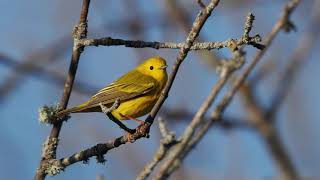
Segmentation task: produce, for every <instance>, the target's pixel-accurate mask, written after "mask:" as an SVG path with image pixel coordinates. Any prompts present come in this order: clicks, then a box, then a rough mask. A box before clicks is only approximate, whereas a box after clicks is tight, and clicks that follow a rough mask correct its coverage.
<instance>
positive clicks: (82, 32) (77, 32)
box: [35, 0, 90, 180]
mask: <svg viewBox="0 0 320 180" xmlns="http://www.w3.org/2000/svg"><path fill="white" fill-rule="evenodd" d="M89 5H90V0H83V2H82V9H81V13H80V20H79V24H78V25H77V26H76V27H75V28H74V31H73V39H74V45H73V50H72V57H71V62H70V67H69V72H68V75H67V79H66V81H65V86H64V90H63V94H62V98H61V100H60V107H61V109H65V108H66V107H67V105H68V102H69V98H70V94H71V90H72V87H73V82H74V79H75V75H76V72H77V68H78V63H79V59H80V55H81V53H82V51H83V50H84V46H82V45H80V44H79V42H78V41H79V40H80V39H83V38H86V37H87V17H88V12H89ZM62 123H63V122H57V123H56V124H54V125H53V127H52V130H51V133H50V136H49V138H48V141H47V142H46V143H45V145H44V149H43V155H42V157H41V161H40V165H39V168H38V169H37V171H36V175H35V179H36V180H42V179H44V178H45V177H46V175H47V174H49V175H55V174H57V173H59V171H61V170H63V167H62V166H61V164H59V161H57V160H56V159H55V158H56V151H57V147H58V137H59V134H60V130H61V127H62Z"/></svg>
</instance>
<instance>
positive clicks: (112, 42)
mask: <svg viewBox="0 0 320 180" xmlns="http://www.w3.org/2000/svg"><path fill="white" fill-rule="evenodd" d="M260 41H261V38H260V37H259V36H258V35H256V36H254V37H248V39H245V38H240V39H229V40H226V41H221V42H201V43H194V44H193V45H192V46H191V47H190V50H212V49H221V48H225V47H228V48H231V49H232V48H234V46H235V45H239V46H241V45H244V44H248V45H253V46H255V47H256V48H258V49H263V47H264V46H263V45H262V44H259V42H260ZM79 43H80V44H81V45H83V46H125V47H132V48H155V49H162V48H167V49H181V48H182V47H184V46H185V44H184V43H173V42H155V41H154V42H146V41H140V40H123V39H113V38H111V37H106V38H100V39H82V40H80V41H79Z"/></svg>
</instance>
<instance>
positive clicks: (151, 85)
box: [86, 72, 157, 108]
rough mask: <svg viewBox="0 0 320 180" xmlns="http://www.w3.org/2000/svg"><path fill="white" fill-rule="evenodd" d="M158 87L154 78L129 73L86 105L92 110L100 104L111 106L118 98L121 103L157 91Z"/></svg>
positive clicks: (101, 91)
mask: <svg viewBox="0 0 320 180" xmlns="http://www.w3.org/2000/svg"><path fill="white" fill-rule="evenodd" d="M156 86H157V83H156V81H155V80H154V79H153V78H151V77H148V76H144V75H142V74H139V73H138V72H134V73H133V72H129V73H128V74H126V75H124V76H122V77H121V78H119V79H118V80H117V81H115V82H114V83H111V84H109V85H108V86H107V87H105V88H103V89H101V90H100V91H99V92H98V93H97V94H95V95H94V96H92V97H91V99H90V100H89V101H88V102H87V104H86V105H87V107H88V108H90V107H94V106H99V103H102V104H110V103H114V102H115V101H116V99H117V98H119V99H120V103H121V102H122V101H126V100H128V99H132V98H135V97H137V96H141V95H144V94H148V93H150V92H151V91H153V90H155V89H156Z"/></svg>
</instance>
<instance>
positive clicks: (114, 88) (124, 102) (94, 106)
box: [58, 56, 168, 120]
mask: <svg viewBox="0 0 320 180" xmlns="http://www.w3.org/2000/svg"><path fill="white" fill-rule="evenodd" d="M166 67H167V64H166V61H165V60H164V59H163V58H161V57H160V56H154V57H151V58H149V59H147V60H145V61H144V62H143V63H142V64H140V65H139V66H137V67H136V68H135V69H133V70H131V71H129V72H128V73H126V74H125V75H123V76H121V77H120V78H119V79H117V80H116V81H114V82H113V83H111V84H109V85H108V86H106V87H105V88H103V89H101V90H100V91H99V92H98V93H97V94H95V95H94V96H92V97H91V98H90V99H89V100H88V101H86V102H84V103H82V104H80V105H78V106H75V107H73V108H70V109H66V110H63V111H60V112H59V113H58V116H60V117H62V116H64V115H66V114H69V113H79V112H101V108H100V105H99V104H100V103H102V104H103V105H105V106H107V107H110V106H112V104H113V103H114V102H115V101H116V99H117V98H119V100H120V105H119V107H118V108H117V109H115V110H113V111H112V112H111V113H112V115H113V116H114V117H116V118H117V119H119V120H125V119H130V118H137V117H140V116H144V115H146V114H147V113H149V112H150V111H151V109H152V107H153V106H154V104H155V103H156V102H157V100H158V98H159V96H160V94H161V91H162V89H163V88H164V86H165V84H166V82H167V79H168V77H167V72H166Z"/></svg>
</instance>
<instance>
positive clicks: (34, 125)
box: [0, 0, 320, 180]
mask: <svg viewBox="0 0 320 180" xmlns="http://www.w3.org/2000/svg"><path fill="white" fill-rule="evenodd" d="M179 2H180V4H182V5H183V6H182V8H183V9H185V10H187V11H188V12H189V13H190V15H191V16H192V17H193V18H194V17H195V16H196V14H197V12H198V10H199V8H198V7H197V5H196V3H195V1H194V0H192V1H179ZM286 2H287V1H285V0H281V1H263V0H256V1H253V2H252V1H249V0H242V1H239V3H235V2H234V1H231V0H226V1H222V2H221V3H220V4H219V6H218V8H217V9H216V10H215V11H214V13H213V15H212V16H211V17H210V18H209V20H208V21H207V23H206V24H205V27H204V28H203V30H202V31H201V35H203V37H204V38H205V39H206V41H221V40H225V39H228V38H230V37H232V38H237V37H240V36H241V34H242V32H243V31H242V28H243V23H244V21H245V18H246V15H247V13H248V12H252V13H254V14H255V16H256V21H255V22H254V28H253V31H252V34H255V33H259V34H260V35H261V36H262V38H263V37H265V36H266V34H267V33H268V32H270V30H271V27H272V26H273V24H274V23H275V22H276V20H277V18H278V17H279V16H280V12H281V9H282V7H283V5H284V4H285V3H286ZM128 4H129V5H128ZM130 4H132V3H129V1H128V0H120V1H115V0H114V1H111V0H109V1H92V3H91V6H90V12H89V18H88V20H89V37H105V36H111V37H113V38H123V39H142V40H145V41H173V42H181V41H183V40H184V38H185V37H186V34H185V33H184V31H183V30H182V29H181V28H179V27H178V26H177V25H175V24H174V23H172V21H170V17H168V15H167V14H166V11H165V8H166V7H165V3H164V2H162V1H147V0H139V1H137V4H135V7H132V8H130V7H131V6H130ZM313 6H314V5H313V1H311V0H310V1H307V2H306V1H304V3H302V4H301V5H300V6H299V7H298V8H297V11H295V13H294V14H293V18H292V19H293V20H294V23H295V24H296V26H297V27H298V31H297V32H295V33H290V34H285V33H280V34H279V36H278V37H277V38H276V40H275V41H274V43H273V45H272V47H271V49H270V50H269V51H268V53H267V54H266V55H265V56H264V58H263V61H264V62H262V63H260V64H259V65H258V67H257V69H256V70H255V72H256V71H257V70H259V67H261V65H263V64H264V63H265V62H267V61H272V62H273V63H274V64H275V67H274V71H272V73H271V74H270V76H268V77H267V78H266V79H264V80H263V81H261V82H260V83H259V84H258V86H257V95H258V97H259V99H260V100H261V102H262V104H264V105H268V104H269V103H270V97H272V95H273V92H274V90H275V87H276V85H277V83H278V81H277V80H278V79H279V72H282V70H283V69H284V68H285V67H286V64H287V63H288V59H289V58H290V56H291V55H292V52H293V51H294V50H295V48H296V47H297V44H298V42H299V38H300V37H301V35H302V34H303V33H304V32H305V31H306V28H307V26H308V24H309V22H310V18H309V17H310V15H309V14H310V12H311V10H312V9H313V8H314V7H313ZM80 7H81V1H80V0H69V1H63V0H56V1H42V0H33V1H19V0H2V1H0V8H1V16H0V27H1V31H0V54H6V55H7V56H9V57H11V58H12V59H14V61H16V62H17V63H18V62H19V63H20V62H23V61H24V60H26V59H27V58H29V59H33V57H32V56H31V55H32V54H34V53H35V52H42V53H43V55H42V56H41V57H42V58H43V59H36V60H35V62H37V63H36V64H37V65H38V66H40V67H42V68H45V69H48V70H50V71H54V72H57V73H59V74H61V75H65V74H66V72H67V70H68V66H69V60H70V56H71V48H72V44H71V40H72V39H71V31H72V28H73V27H74V25H75V24H76V23H77V22H78V19H79V13H80ZM128 7H129V8H128ZM136 12H138V13H139V14H138V15H137V14H136ZM131 18H136V19H137V20H139V21H141V22H142V29H143V32H142V33H141V34H140V35H133V34H132V32H130V28H129V27H128V25H126V22H128V20H130V19H131ZM190 27H191V24H190ZM317 39H318V40H319V37H317ZM57 42H58V45H56V46H58V47H59V48H56V49H57V50H56V52H55V53H53V54H49V53H47V52H48V47H52V44H53V43H54V44H57ZM50 49H51V48H49V50H50ZM317 49H319V43H317V44H316V46H315V47H314V51H313V53H312V54H311V55H310V56H308V60H307V61H306V63H303V67H302V68H301V71H300V72H299V73H298V78H296V80H295V82H294V84H293V86H292V88H291V89H290V93H289V95H288V97H287V98H286V100H285V103H284V104H283V106H281V110H280V111H279V113H278V115H277V122H276V125H277V128H278V130H279V132H280V135H281V138H282V140H283V142H284V144H285V145H286V148H287V150H288V152H289V154H290V156H291V157H292V158H293V160H294V164H295V165H296V166H297V168H298V170H299V172H300V173H301V174H302V175H303V176H306V177H319V175H320V174H319V172H318V169H319V168H320V158H319V151H320V144H319V143H318V139H319V137H320V131H319V130H318V129H319V119H320V112H319V105H320V104H319V100H320V99H319V92H320V83H319V82H318V80H317V77H318V75H319V69H320V61H319V58H318V57H319V51H316V50H317ZM246 50H247V51H248V61H251V60H252V55H253V54H254V53H255V52H256V51H257V50H256V49H254V48H252V47H247V48H246ZM177 52H178V51H177V50H155V49H130V48H125V47H87V48H86V49H85V51H84V53H83V54H82V56H81V59H80V64H79V69H78V72H77V76H76V82H80V81H81V82H83V83H86V84H88V85H90V87H92V88H90V91H91V92H92V93H94V92H96V91H97V90H98V89H99V88H101V87H103V86H105V85H106V84H108V83H110V82H112V81H113V80H114V79H116V78H117V77H119V76H120V75H122V74H123V73H125V72H127V71H128V70H130V69H132V68H134V66H135V65H136V64H137V63H138V62H139V60H141V58H148V57H150V56H152V55H161V56H163V57H164V58H166V59H167V61H168V64H169V65H172V64H173V62H174V60H175V57H176V55H177ZM217 52H218V53H220V54H221V55H223V56H226V57H230V52H229V50H219V51H217ZM50 56H54V58H50ZM37 57H39V56H37ZM317 59H318V60H317ZM48 60H49V61H51V62H49V63H47V64H46V63H44V62H45V61H48ZM0 62H3V63H0V77H1V79H0V83H1V84H0V86H1V88H2V86H3V85H4V82H6V81H7V80H8V78H9V77H11V76H12V75H14V74H17V71H16V70H13V69H12V66H8V65H6V63H4V60H3V59H0ZM43 64H46V65H45V66H43ZM169 72H170V68H169ZM22 76H23V77H22V78H20V81H19V85H18V86H16V87H15V88H14V89H13V90H12V91H11V92H10V93H8V94H7V95H6V96H5V97H0V98H1V99H0V106H1V108H0V114H1V121H0V144H1V148H0V157H1V159H2V161H1V163H0V179H31V178H33V176H34V173H35V170H36V168H37V166H38V163H39V160H40V154H41V146H42V143H43V142H44V140H45V139H46V137H47V136H48V134H49V132H50V129H51V127H50V126H46V125H43V124H40V123H39V122H38V108H39V107H41V106H43V105H44V104H48V105H52V104H55V103H57V102H58V101H59V99H60V96H61V95H62V87H63V83H55V82H54V81H53V80H52V79H50V78H49V79H48V78H47V79H46V78H43V77H41V75H39V74H35V75H27V74H23V75H22ZM216 79H217V77H216V73H215V72H214V70H213V69H212V68H210V67H209V66H208V65H206V64H205V63H203V62H202V61H201V59H199V56H198V55H197V54H196V53H194V52H190V53H189V55H188V57H187V58H186V60H185V61H184V63H183V65H182V67H181V70H180V71H179V73H178V76H177V79H176V81H175V84H174V86H173V88H172V90H171V92H170V96H169V98H168V100H167V101H166V102H165V107H169V108H172V109H175V108H184V109H187V110H189V111H191V112H195V111H196V110H197V108H198V107H199V105H200V104H201V103H202V101H203V100H204V99H205V97H206V96H207V95H208V94H209V92H210V90H211V88H212V87H213V85H214V83H215V82H216ZM224 92H225V91H224ZM88 97H89V95H88V94H84V93H79V92H77V91H73V92H72V94H71V98H70V103H69V105H71V106H72V105H76V104H78V103H81V102H83V101H85V100H86V99H87V98H88ZM239 100H240V98H239V97H236V98H235V99H234V101H233V103H232V104H231V106H230V107H229V108H228V109H227V111H226V113H225V114H226V115H228V116H234V117H246V113H245V112H246V111H245V110H244V107H242V103H241V101H239ZM142 119H143V118H142ZM166 121H167V124H169V127H170V129H171V130H174V131H176V132H177V134H178V135H180V134H181V132H182V131H183V130H184V128H185V126H186V125H187V123H188V122H189V121H190V119H186V120H185V121H184V122H182V123H171V122H170V119H166ZM128 124H129V126H132V127H134V126H135V125H136V124H135V123H132V122H128ZM121 134H122V131H121V130H120V129H119V128H118V127H117V126H116V125H114V124H113V123H112V122H110V121H109V120H108V119H106V118H105V117H104V115H102V114H101V113H90V114H76V115H73V116H72V119H71V120H70V121H68V122H67V123H65V124H64V126H63V128H62V133H61V135H60V144H59V148H58V157H59V158H61V157H65V156H69V155H71V154H73V153H75V152H78V151H80V150H82V149H85V148H88V147H91V146H92V145H95V144H97V143H100V142H104V141H106V140H110V139H112V138H115V137H118V136H119V135H121ZM159 138H160V136H159V133H158V129H157V125H155V126H153V128H152V130H151V138H150V139H142V140H139V141H137V142H135V143H133V144H127V145H124V146H121V147H120V148H117V149H116V150H112V151H110V152H109V153H108V154H107V155H106V159H107V162H106V164H105V165H101V164H97V163H96V161H95V159H91V160H90V162H89V164H88V165H84V164H82V163H77V164H75V165H72V166H70V167H68V168H67V169H66V171H65V172H63V173H61V174H59V175H58V176H55V177H53V178H51V177H49V178H48V179H61V180H62V179H95V178H96V176H97V175H103V176H104V177H105V178H106V179H118V178H121V179H132V178H133V177H135V176H136V175H137V173H138V172H139V171H141V170H142V168H143V166H144V164H145V163H146V162H148V161H150V160H151V158H152V156H153V154H154V152H155V151H156V149H157V147H158V145H159ZM278 173H279V172H278V169H277V166H276V165H275V162H274V161H273V159H272V157H271V156H270V155H269V152H268V151H267V150H266V147H265V144H264V143H263V142H262V141H261V139H260V137H259V136H258V135H257V134H256V133H255V132H254V131H252V130H247V129H235V130H232V131H226V130H223V129H221V128H215V127H214V128H212V130H211V131H210V132H209V133H208V134H207V135H206V136H205V138H204V139H203V140H202V141H201V143H200V144H199V145H198V146H197V148H196V149H195V150H194V151H193V152H192V153H191V154H190V155H189V156H188V157H187V158H186V161H185V163H184V165H183V167H182V168H181V170H179V171H178V172H177V173H176V174H175V175H174V176H173V178H172V179H174V178H175V177H178V175H181V174H184V175H185V177H189V179H212V178H213V177H214V178H215V179H234V178H233V177H237V178H236V179H264V178H266V177H275V176H277V175H278ZM267 179H268V178H267ZM271 179H272V178H271Z"/></svg>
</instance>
